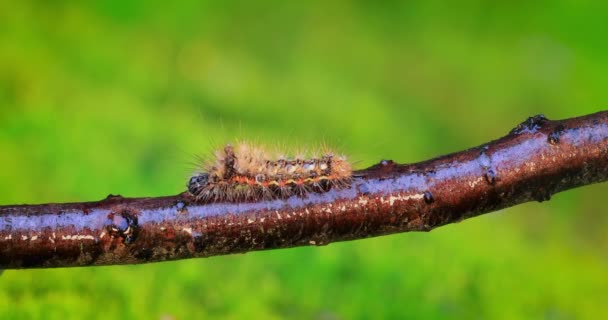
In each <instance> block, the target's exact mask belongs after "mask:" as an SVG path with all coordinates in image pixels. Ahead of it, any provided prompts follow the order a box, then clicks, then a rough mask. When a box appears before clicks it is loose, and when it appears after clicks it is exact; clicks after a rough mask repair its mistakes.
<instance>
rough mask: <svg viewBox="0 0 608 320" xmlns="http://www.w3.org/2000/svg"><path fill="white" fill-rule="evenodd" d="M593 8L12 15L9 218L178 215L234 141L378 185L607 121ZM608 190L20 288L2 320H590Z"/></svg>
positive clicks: (171, 8) (34, 6) (606, 73)
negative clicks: (420, 167)
mask: <svg viewBox="0 0 608 320" xmlns="http://www.w3.org/2000/svg"><path fill="white" fill-rule="evenodd" d="M607 32H608V6H607V5H605V2H601V1H598V2H596V3H593V2H592V1H586V2H578V1H536V2H525V1H524V2H521V1H458V2H454V3H451V4H447V3H444V2H443V1H403V2H399V1H379V2H373V1H355V2H348V1H333V2H328V1H307V2H290V1H248V2H226V1H217V2H215V1H183V2H179V3H175V4H167V3H165V2H164V1H155V2H153V1H97V2H94V1H92V2H72V1H31V2H29V1H2V2H0V204H16V203H30V204H33V203H44V202H68V201H87V200H98V199H101V198H104V197H105V196H106V195H108V194H110V193H112V194H121V195H124V196H130V197H137V196H160V195H171V194H176V193H179V192H181V191H183V190H184V189H185V183H186V180H187V178H188V175H189V173H190V172H191V170H192V168H193V166H192V162H193V161H194V160H195V159H196V155H207V154H210V152H211V150H212V149H213V148H214V147H216V146H218V145H221V144H223V143H225V142H227V141H234V139H237V138H245V139H254V140H256V141H259V142H260V143H262V144H267V145H277V144H284V145H298V146H312V147H314V146H318V145H319V144H321V143H327V144H330V145H333V146H335V147H336V148H338V149H339V150H341V151H342V152H344V153H346V154H348V155H349V156H350V157H351V159H354V160H355V162H356V166H357V167H360V168H362V167H366V166H368V165H370V164H372V163H375V162H377V161H379V160H380V159H394V160H395V161H398V162H416V161H420V160H424V159H428V158H431V157H434V156H438V155H441V154H445V153H449V152H453V151H458V150H462V149H465V148H468V147H472V146H476V145H479V144H481V143H483V142H485V141H489V140H491V139H494V138H497V137H499V136H501V135H504V134H505V133H507V132H508V131H509V130H510V129H511V128H512V127H513V126H515V125H516V124H517V123H518V122H520V121H522V120H524V119H525V118H526V117H527V116H530V115H534V114H537V113H544V114H545V115H546V116H547V117H549V118H565V117H571V116H576V115H583V114H587V113H592V112H595V111H598V110H601V109H602V108H607V106H608V104H607V102H608V90H607V89H606V88H607V87H606V85H607V83H608V82H607V77H608V63H607V58H606V57H607V56H608V41H607V40H606V34H607ZM606 192H608V185H605V184H604V185H594V186H587V187H584V188H580V189H576V190H572V191H569V192H566V193H562V194H558V195H555V196H554V197H553V199H551V201H549V202H544V203H528V204H524V205H521V206H517V207H514V208H510V209H506V210H502V211H500V212H496V213H492V214H488V215H484V216H481V217H478V218H474V219H470V220H467V221H464V222H461V223H459V224H454V225H449V226H445V227H442V228H439V229H437V230H435V231H433V232H431V233H406V234H396V235H391V236H385V237H379V238H373V239H366V240H359V241H352V242H344V243H334V244H331V245H329V246H325V247H303V248H295V249H287V250H274V251H265V252H253V253H248V254H244V255H232V256H224V257H214V258H209V259H194V260H184V261H176V262H166V263H156V264H148V265H133V266H112V267H94V268H71V269H49V270H8V271H6V272H5V273H4V274H3V275H2V276H1V277H0V318H7V319H9V318H15V319H36V318H38V319H69V318H73V319H111V318H122V319H137V318H141V319H200V318H228V319H239V318H249V319H251V318H260V319H280V318H301V319H357V318H360V319H379V318H415V319H432V318H454V319H522V318H534V319H539V318H544V319H584V318H587V319H597V318H600V317H601V316H603V315H605V312H606V311H607V310H608V255H607V252H608V237H606V230H608V229H607V228H608V208H606V206H605V205H604V202H603V200H604V199H605V194H606Z"/></svg>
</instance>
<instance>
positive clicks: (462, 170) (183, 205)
mask: <svg viewBox="0 0 608 320" xmlns="http://www.w3.org/2000/svg"><path fill="white" fill-rule="evenodd" d="M607 178H608V112H600V113H596V114H592V115H588V116H584V117H580V118H573V119H567V120H561V121H549V120H547V119H546V118H544V117H543V116H535V117H531V118H529V119H527V120H526V121H524V122H523V123H521V124H519V125H518V126H517V127H516V128H514V129H513V130H511V132H510V133H509V134H508V135H507V136H505V137H503V138H501V139H498V140H495V141H492V142H489V143H486V144H484V145H482V146H479V147H476V148H472V149H469V150H466V151H462V152H458V153H454V154H450V155H447V156H443V157H439V158H436V159H432V160H429V161H424V162H421V163H416V164H403V165H400V164H396V163H394V162H393V161H390V160H384V161H382V162H380V163H379V164H377V165H375V166H372V167H370V168H368V169H365V170H361V171H357V172H355V179H354V182H353V184H352V186H351V187H350V188H348V189H345V190H332V191H329V192H327V193H323V194H313V195H310V196H308V197H306V198H298V197H292V198H289V199H286V200H273V201H262V202H251V203H211V204H196V203H194V201H193V199H192V198H190V197H189V196H188V194H186V193H183V194H179V195H176V196H170V197H159V198H135V199H129V198H123V197H121V196H108V198H106V199H104V200H101V201H97V202H86V203H70V204H43V205H12V206H2V207H0V268H5V269H6V268H9V269H10V268H45V267H70V266H89V265H111V264H133V263H146V262H155V261H164V260H176V259H185V258H193V257H208V256H214V255H222V254H231V253H241V252H248V251H253V250H265V249H275V248H286V247H295V246H302V245H326V244H328V243H330V242H335V241H344V240H352V239H360V238H367V237H373V236H379V235H385V234H390V233H396V232H407V231H429V230H432V229H433V228H436V227H439V226H442V225H445V224H448V223H452V222H458V221H461V220H463V219H466V218H470V217H474V216H477V215H480V214H483V213H487V212H492V211H495V210H498V209H502V208H506V207H510V206H513V205H516V204H519V203H523V202H527V201H533V200H536V201H545V200H549V198H550V197H551V195H552V194H554V193H556V192H560V191H563V190H567V189H571V188H575V187H578V186H582V185H586V184H591V183H596V182H602V181H605V180H606V179H607Z"/></svg>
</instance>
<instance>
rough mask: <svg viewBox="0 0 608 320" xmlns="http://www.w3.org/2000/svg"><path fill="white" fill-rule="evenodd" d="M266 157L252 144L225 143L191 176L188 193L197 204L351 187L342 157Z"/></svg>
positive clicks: (325, 154)
mask: <svg viewBox="0 0 608 320" xmlns="http://www.w3.org/2000/svg"><path fill="white" fill-rule="evenodd" d="M269 155H270V153H268V152H267V151H266V150H264V149H263V148H261V147H258V146H254V145H252V144H248V143H239V144H237V145H236V146H232V145H230V144H228V145H226V146H225V147H224V149H223V150H218V151H216V152H215V158H214V159H212V160H211V161H208V162H207V163H204V164H203V165H201V167H200V168H199V170H198V171H197V172H195V173H194V174H193V175H192V176H191V177H190V180H189V181H188V192H189V193H190V194H191V195H192V196H193V197H194V199H195V200H196V201H198V202H222V201H227V202H243V201H259V200H271V199H284V198H288V197H291V196H299V197H305V196H306V195H308V194H310V193H313V192H314V193H323V192H327V191H329V190H331V189H342V188H346V187H348V186H350V184H351V176H352V168H351V165H350V163H349V162H348V161H347V160H346V157H344V156H336V155H334V154H333V153H331V152H325V153H324V154H323V155H322V156H320V157H311V158H308V159H305V158H304V157H303V156H296V157H292V158H289V157H285V156H278V157H276V158H275V159H270V158H269Z"/></svg>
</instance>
